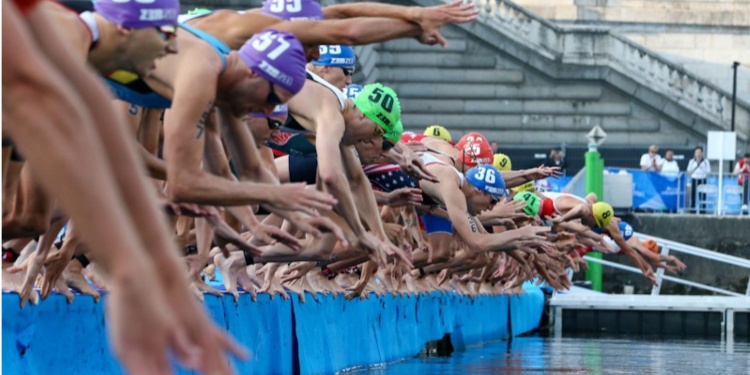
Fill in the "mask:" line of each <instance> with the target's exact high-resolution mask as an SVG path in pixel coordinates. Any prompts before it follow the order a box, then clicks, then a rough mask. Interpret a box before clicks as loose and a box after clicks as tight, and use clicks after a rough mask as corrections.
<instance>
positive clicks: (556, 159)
mask: <svg viewBox="0 0 750 375" xmlns="http://www.w3.org/2000/svg"><path fill="white" fill-rule="evenodd" d="M544 165H545V166H546V167H560V171H562V173H563V176H564V175H565V174H566V169H568V163H567V162H566V161H565V154H564V153H563V152H562V150H560V149H559V148H553V149H552V150H550V151H549V155H548V156H547V160H545V161H544Z"/></svg>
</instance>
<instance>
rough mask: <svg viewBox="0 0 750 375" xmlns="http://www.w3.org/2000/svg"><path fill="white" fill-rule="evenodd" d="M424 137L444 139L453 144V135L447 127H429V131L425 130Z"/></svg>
mask: <svg viewBox="0 0 750 375" xmlns="http://www.w3.org/2000/svg"><path fill="white" fill-rule="evenodd" d="M424 135H426V136H428V137H433V138H438V139H442V140H444V141H446V142H453V138H451V133H450V132H449V131H448V129H446V128H445V126H442V125H430V126H428V127H427V129H425V130H424Z"/></svg>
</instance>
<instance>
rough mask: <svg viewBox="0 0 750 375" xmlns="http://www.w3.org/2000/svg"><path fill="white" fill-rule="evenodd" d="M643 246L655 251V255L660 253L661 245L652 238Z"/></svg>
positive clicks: (644, 242)
mask: <svg viewBox="0 0 750 375" xmlns="http://www.w3.org/2000/svg"><path fill="white" fill-rule="evenodd" d="M643 246H645V247H646V248H647V249H649V250H651V251H653V252H654V253H659V244H658V243H656V241H654V240H653V239H651V238H649V239H647V240H646V241H643Z"/></svg>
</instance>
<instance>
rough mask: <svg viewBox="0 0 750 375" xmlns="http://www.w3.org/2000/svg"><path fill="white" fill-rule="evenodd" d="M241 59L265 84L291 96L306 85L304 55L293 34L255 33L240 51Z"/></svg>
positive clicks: (271, 31) (305, 60)
mask: <svg viewBox="0 0 750 375" xmlns="http://www.w3.org/2000/svg"><path fill="white" fill-rule="evenodd" d="M239 56H240V59H241V60H242V61H243V62H244V63H245V64H246V65H247V66H248V67H249V68H250V69H252V70H253V72H255V73H256V74H258V75H260V76H261V77H263V78H265V79H266V80H267V81H268V82H271V83H273V84H274V85H276V86H279V87H281V88H283V89H284V90H286V91H289V92H290V93H291V94H292V95H294V94H296V93H298V92H299V91H300V90H302V86H303V85H304V84H305V64H306V63H307V59H306V58H305V52H304V50H303V49H302V44H300V42H299V40H297V38H295V37H294V35H292V34H289V33H284V32H279V31H276V30H266V31H263V32H261V33H258V34H255V36H253V37H252V38H251V39H250V40H248V41H247V42H245V44H244V45H243V46H242V48H240V50H239Z"/></svg>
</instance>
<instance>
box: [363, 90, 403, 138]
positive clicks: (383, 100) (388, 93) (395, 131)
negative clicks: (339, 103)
mask: <svg viewBox="0 0 750 375" xmlns="http://www.w3.org/2000/svg"><path fill="white" fill-rule="evenodd" d="M353 101H354V105H355V106H356V107H357V109H359V110H360V111H362V114H364V115H365V116H366V117H367V118H369V119H370V120H372V121H373V122H374V123H375V124H377V125H378V126H380V128H381V129H383V131H384V132H385V133H384V134H383V137H384V138H385V139H388V140H389V141H391V142H393V143H398V141H399V140H400V139H401V133H403V132H404V126H403V124H402V123H401V103H399V101H398V96H397V95H396V92H395V91H393V89H391V88H390V87H386V86H383V85H381V84H380V83H371V84H369V85H367V86H365V87H363V88H362V91H361V92H360V93H359V95H357V97H356V98H354V100H353Z"/></svg>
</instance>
